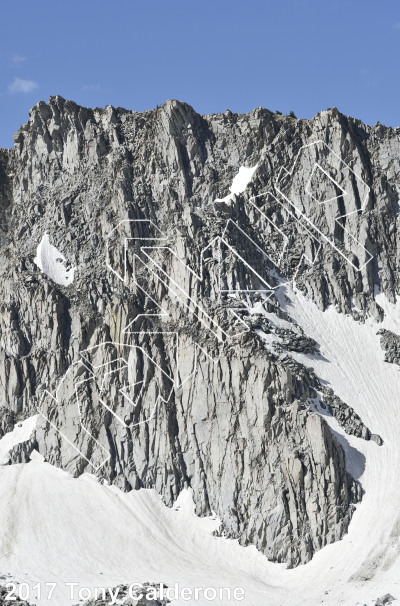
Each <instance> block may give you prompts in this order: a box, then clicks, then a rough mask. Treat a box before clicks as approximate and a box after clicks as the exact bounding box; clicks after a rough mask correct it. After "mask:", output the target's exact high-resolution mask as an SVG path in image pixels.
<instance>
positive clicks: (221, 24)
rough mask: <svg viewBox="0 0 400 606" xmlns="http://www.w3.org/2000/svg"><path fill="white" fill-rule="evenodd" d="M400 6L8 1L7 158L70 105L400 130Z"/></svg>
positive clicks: (0, 67) (0, 98) (4, 19)
mask: <svg viewBox="0 0 400 606" xmlns="http://www.w3.org/2000/svg"><path fill="white" fill-rule="evenodd" d="M399 59H400V2H399V0H381V1H380V2H377V1H376V0H363V1H361V0H346V1H344V0H339V1H334V0H329V1H328V0H309V1H307V0H289V1H286V0H280V1H279V0H276V1H274V2H271V1H269V0H244V1H243V2H237V1H236V0H230V1H227V0H214V1H213V2H211V1H209V0H204V1H197V2H195V1H193V0H153V1H152V2H145V1H141V2H138V1H136V0H113V1H112V2H111V1H107V2H106V1H104V0H79V1H77V0H68V1H66V2H62V1H57V0H36V1H35V2H32V1H30V0H7V1H3V2H2V3H1V21H0V104H1V111H0V146H1V147H11V146H12V145H13V141H12V135H13V133H14V132H15V131H17V130H18V128H19V127H20V125H21V124H22V123H24V122H26V120H27V119H28V112H29V109H30V107H31V106H33V105H35V103H37V101H39V100H42V99H43V100H45V101H47V100H48V98H49V96H50V95H56V94H60V95H62V96H63V97H65V98H67V99H73V100H74V101H76V102H77V103H80V104H82V105H88V106H98V107H104V106H106V105H108V104H112V105H116V106H122V107H126V108H128V109H135V110H144V109H149V108H153V107H156V106H157V105H161V104H162V103H163V102H164V101H165V100H166V99H171V98H175V99H180V100H182V101H186V102H187V103H190V104H191V105H193V107H194V108H195V109H196V110H197V111H199V112H201V113H214V112H220V111H225V109H227V108H229V109H231V110H232V111H234V112H247V111H250V110H252V109H254V108H255V107H257V106H259V105H261V106H263V107H267V108H269V109H271V110H276V109H279V110H280V111H282V112H283V113H288V112H289V111H290V110H294V112H295V113H296V115H297V116H299V117H302V118H309V117H312V116H313V115H315V114H316V113H317V112H319V111H320V110H322V109H326V108H327V107H334V106H336V107H338V108H339V109H340V110H341V111H342V112H343V113H345V114H350V115H352V116H355V117H358V118H360V119H362V120H363V121H365V122H367V123H369V124H375V123H376V122H377V121H378V120H379V121H380V122H382V123H383V124H388V125H392V126H399V125H400V115H399V114H400V103H399V93H400V60H399Z"/></svg>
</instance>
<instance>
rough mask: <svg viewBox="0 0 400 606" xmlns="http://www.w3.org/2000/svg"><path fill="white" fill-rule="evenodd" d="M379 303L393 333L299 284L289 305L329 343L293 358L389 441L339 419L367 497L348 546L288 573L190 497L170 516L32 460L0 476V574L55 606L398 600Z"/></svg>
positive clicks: (157, 504)
mask: <svg viewBox="0 0 400 606" xmlns="http://www.w3.org/2000/svg"><path fill="white" fill-rule="evenodd" d="M378 300H379V303H380V304H381V306H383V307H384V308H385V309H386V319H385V321H384V323H383V325H382V324H377V323H376V322H375V321H374V320H372V319H368V320H367V321H366V322H365V323H364V324H361V323H357V322H355V321H354V320H353V319H352V318H351V317H346V316H344V315H343V314H339V313H337V312H336V311H335V309H334V308H329V309H328V310H327V311H325V312H322V311H320V310H318V308H317V307H316V306H315V305H314V304H313V303H312V302H310V301H309V300H307V299H306V298H305V297H304V296H303V295H301V293H299V292H295V291H293V290H292V289H291V288H290V287H289V286H286V287H285V289H284V292H282V296H281V300H280V304H281V306H282V307H283V308H285V310H286V311H287V313H289V314H290V316H291V317H292V318H293V319H294V320H295V321H296V322H297V323H298V324H299V325H300V326H302V327H303V328H304V330H305V331H306V333H307V334H308V335H310V336H312V337H313V338H314V339H315V340H316V341H317V342H318V343H319V344H320V351H321V355H320V356H310V355H304V354H293V355H294V356H297V357H298V359H299V360H301V362H302V363H304V364H307V365H309V366H312V367H314V368H315V370H316V371H317V373H318V375H319V376H320V377H321V378H322V379H323V380H325V381H326V382H327V383H329V384H330V385H331V386H332V388H333V389H334V390H335V392H336V393H337V394H338V395H339V396H340V397H341V398H342V399H343V400H344V401H346V402H347V403H348V404H350V405H351V406H353V407H354V408H355V410H356V412H357V413H359V414H360V415H362V417H363V419H365V420H366V422H367V423H368V425H369V426H370V427H371V429H372V430H373V431H376V432H377V433H379V434H380V435H381V436H382V438H383V440H384V444H383V446H381V447H379V446H378V445H377V444H376V443H375V442H373V441H365V440H362V439H358V438H355V437H353V436H349V435H345V434H343V432H342V430H341V429H340V427H339V425H338V424H337V423H336V421H335V420H334V419H330V420H329V422H330V424H331V426H332V428H333V429H334V430H335V431H336V432H337V434H338V435H339V439H340V440H341V442H342V444H343V445H344V447H345V450H346V454H347V464H348V467H349V468H350V471H351V472H352V473H353V474H354V475H355V476H356V477H357V478H358V480H359V481H360V482H361V483H362V486H363V489H364V490H365V495H364V497H363V500H362V502H361V504H360V505H359V506H358V507H357V511H356V513H355V514H354V517H353V519H352V522H351V524H350V528H349V532H348V534H347V535H346V536H345V537H344V539H343V540H341V541H339V542H336V543H334V544H332V545H329V546H328V547H325V548H324V549H322V550H321V551H320V552H318V553H317V554H316V555H315V556H314V558H313V560H312V561H311V562H309V563H308V564H306V565H305V566H300V567H298V568H297V569H294V570H287V569H286V568H285V566H284V565H277V564H272V563H270V562H268V561H267V560H266V559H265V558H264V557H263V556H262V555H261V554H259V553H258V552H257V551H256V549H255V548H254V547H247V548H243V547H240V546H239V545H238V544H237V542H236V541H232V540H227V539H224V538H217V537H214V536H212V534H211V533H212V531H213V530H214V529H215V528H217V527H218V521H217V520H216V519H211V518H203V519H199V518H197V517H196V516H195V515H194V512H193V505H192V502H191V495H190V492H189V491H185V492H184V493H183V494H182V495H181V496H180V499H179V502H178V504H177V507H175V508H173V509H168V508H166V507H165V506H164V505H163V504H162V502H161V500H160V498H159V497H158V496H157V495H156V493H155V492H154V491H149V490H140V491H138V492H136V491H133V492H131V493H128V494H124V493H121V492H120V491H119V490H118V489H116V488H115V487H110V486H107V485H101V484H99V483H98V482H97V481H96V480H95V479H94V478H93V477H91V476H88V475H83V476H82V477H80V478H79V479H72V478H71V477H70V476H68V474H66V473H65V472H63V471H60V470H58V469H55V468H54V467H52V466H50V465H49V464H47V463H41V462H38V461H32V462H30V463H29V464H25V465H15V466H8V467H2V468H1V469H0V473H1V478H0V482H1V486H2V489H1V491H0V528H1V536H0V552H1V561H0V569H2V570H6V571H9V572H10V574H11V575H12V576H13V577H15V578H16V579H17V580H18V581H20V582H22V581H28V582H30V583H32V584H34V583H36V582H38V581H42V582H46V581H57V582H58V590H59V593H58V594H57V595H58V598H57V606H63V604H69V603H70V602H69V599H68V595H67V591H66V589H65V588H64V583H65V581H66V580H71V581H74V580H78V581H79V583H80V584H81V585H86V586H92V587H94V586H96V585H101V586H103V585H110V586H113V585H116V584H118V583H122V582H133V581H155V582H159V581H164V582H166V583H167V584H173V583H174V582H176V581H177V582H179V583H180V584H181V585H182V586H189V587H195V586H202V587H212V586H214V587H221V586H227V587H231V588H232V589H233V588H234V587H243V588H244V589H245V591H246V598H245V600H243V601H242V602H241V603H243V604H246V605H248V606H250V605H252V606H264V605H265V604H268V605H269V606H319V605H320V604H324V605H329V606H336V605H338V604H343V605H345V606H356V604H367V605H368V606H370V605H372V604H374V603H375V600H376V599H377V598H378V597H380V596H381V595H383V594H385V593H388V592H389V593H391V594H392V595H394V596H395V597H400V559H399V554H400V513H399V512H400V483H399V481H398V473H399V469H400V443H399V438H398V436H399V433H400V415H399V407H400V403H399V394H400V371H399V369H398V367H396V366H394V365H391V364H388V363H386V362H384V354H383V351H382V350H381V348H380V345H379V336H377V335H376V332H377V330H378V329H379V328H381V327H382V326H386V327H387V328H392V329H394V328H396V326H397V330H399V326H398V322H399V318H400V314H399V308H398V307H397V308H396V307H395V306H392V305H390V304H389V303H388V302H387V301H385V299H384V298H383V297H382V296H380V298H378ZM4 439H5V438H4ZM4 439H3V440H4ZM0 444H1V442H0ZM32 553H34V554H35V557H34V558H32V557H31V555H32ZM63 588H64V589H63ZM62 589H63V590H64V594H63V595H62ZM176 603H177V604H178V603H182V604H183V603H185V602H183V601H182V602H176ZM214 603H221V602H219V601H215V602H214ZM396 603H400V602H396Z"/></svg>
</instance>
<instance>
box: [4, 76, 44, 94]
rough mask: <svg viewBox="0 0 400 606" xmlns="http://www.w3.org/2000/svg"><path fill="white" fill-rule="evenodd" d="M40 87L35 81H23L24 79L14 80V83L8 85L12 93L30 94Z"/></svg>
mask: <svg viewBox="0 0 400 606" xmlns="http://www.w3.org/2000/svg"><path fill="white" fill-rule="evenodd" d="M38 86H39V85H38V83H37V82H34V80H23V79H22V78H14V81H13V82H11V84H9V85H8V90H9V91H10V93H30V92H32V91H33V90H35V88H37V87H38Z"/></svg>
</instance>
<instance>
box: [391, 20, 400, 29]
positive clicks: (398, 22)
mask: <svg viewBox="0 0 400 606" xmlns="http://www.w3.org/2000/svg"><path fill="white" fill-rule="evenodd" d="M393 29H400V21H397V23H395V24H394V26H393Z"/></svg>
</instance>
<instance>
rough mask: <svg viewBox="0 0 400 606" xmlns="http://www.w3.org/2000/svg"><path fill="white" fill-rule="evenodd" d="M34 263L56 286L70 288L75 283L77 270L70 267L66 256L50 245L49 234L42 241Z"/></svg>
mask: <svg viewBox="0 0 400 606" xmlns="http://www.w3.org/2000/svg"><path fill="white" fill-rule="evenodd" d="M33 261H34V263H36V265H37V266H38V267H39V269H40V270H41V271H42V272H43V273H45V274H46V275H47V276H48V277H49V278H50V279H51V280H53V282H56V284H60V285H61V286H69V285H70V284H72V282H73V281H74V271H75V268H74V267H70V266H69V263H68V261H67V259H66V258H65V257H64V255H62V254H61V253H60V252H59V251H58V250H57V248H56V247H55V246H52V245H51V244H50V240H49V236H48V235H47V234H44V236H43V238H42V239H41V241H40V243H39V246H38V247H37V252H36V257H35V258H34V260H33Z"/></svg>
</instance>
